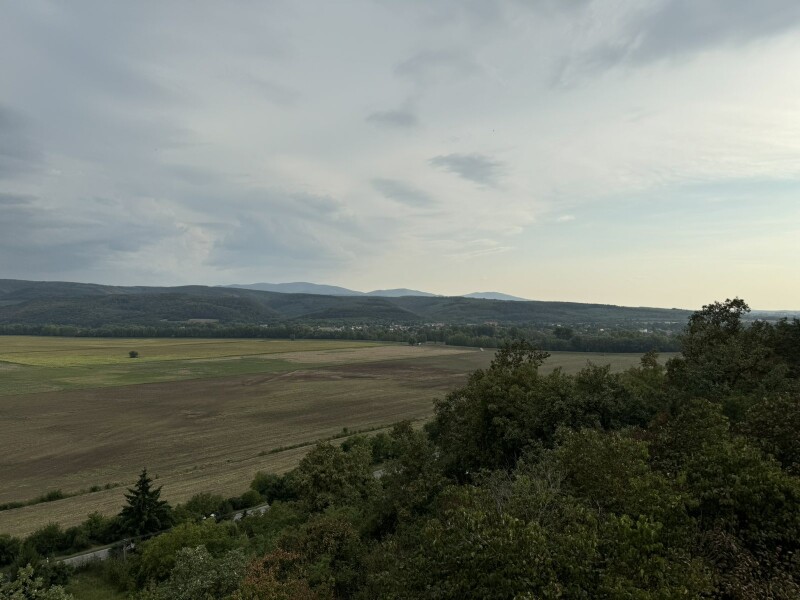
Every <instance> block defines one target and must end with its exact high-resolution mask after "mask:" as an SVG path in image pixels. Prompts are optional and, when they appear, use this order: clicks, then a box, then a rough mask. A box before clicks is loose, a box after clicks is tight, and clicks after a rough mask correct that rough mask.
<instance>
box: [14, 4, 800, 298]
mask: <svg viewBox="0 0 800 600" xmlns="http://www.w3.org/2000/svg"><path fill="white" fill-rule="evenodd" d="M187 7H188V5H185V4H183V3H160V4H155V3H145V4H143V5H136V6H134V5H132V4H130V5H123V4H103V5H102V6H98V5H97V4H95V3H88V2H76V3H71V4H70V6H69V8H67V7H66V6H65V5H64V4H63V3H59V2H55V1H53V0H32V1H31V2H15V3H10V4H9V5H7V6H6V7H5V8H4V18H3V19H2V20H0V52H2V53H3V56H7V57H13V60H6V61H3V62H2V64H0V277H18V278H28V279H75V280H82V281H99V282H103V283H117V284H128V283H130V284H133V283H143V284H180V283H190V282H191V283H208V284H219V283H228V282H232V281H239V282H241V281H259V280H261V281H295V280H317V281H320V282H329V283H336V284H340V285H345V286H349V287H355V288H364V289H366V288H369V289H373V288H392V287H401V286H404V287H411V288H416V289H429V290H431V291H434V292H439V293H463V292H468V291H472V290H474V289H499V290H502V291H505V292H507V293H512V294H515V295H519V296H524V297H533V298H542V299H547V298H553V299H572V300H587V301H607V302H617V303H628V304H651V305H666V306H670V305H680V306H696V305H699V304H700V303H703V302H707V301H710V300H713V299H715V298H722V297H726V296H733V295H740V296H743V297H745V298H747V299H748V300H749V301H750V302H751V304H754V305H756V306H763V307H767V308H769V307H773V308H780V307H797V306H800V282H798V280H797V277H796V276H795V273H794V271H795V266H794V256H796V254H797V252H798V251H800V247H798V242H797V241H796V235H795V234H796V232H797V231H798V230H800V207H798V205H797V202H796V197H797V192H798V191H800V159H799V158H798V157H800V141H798V140H800V108H798V106H797V103H796V98H798V97H800V82H798V80H797V78H795V77H791V76H790V74H791V73H793V72H794V71H796V70H797V69H798V68H800V41H798V40H799V39H800V38H798V36H797V33H798V30H800V5H798V3H797V2H793V1H790V0H764V1H763V2H760V3H753V2H747V1H745V0H708V1H704V2H698V1H692V0H657V1H655V2H650V3H641V2H635V1H633V0H623V1H619V0H569V1H565V0H562V1H556V0H537V1H535V2H520V1H519V0H441V1H437V2H423V1H422V0H410V1H408V2H402V3H398V2H390V1H387V0H348V1H346V2H340V3H326V2H313V3H293V2H288V1H286V0H275V1H274V2H268V3H249V4H237V5H229V4H211V3H199V4H193V5H192V6H191V10H189V9H188V8H187ZM778 215H779V216H778ZM687 223H689V224H690V225H691V226H689V225H687ZM733 240H736V242H735V244H734V242H733ZM732 244H733V245H732ZM732 256H733V257H735V261H731V257H732ZM654 272H658V273H659V274H660V276H659V277H658V278H656V279H652V274H653V273H654Z"/></svg>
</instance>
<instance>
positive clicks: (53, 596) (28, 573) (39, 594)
mask: <svg viewBox="0 0 800 600" xmlns="http://www.w3.org/2000/svg"><path fill="white" fill-rule="evenodd" d="M0 599H2V600H73V597H72V596H71V595H70V594H67V593H66V592H65V591H64V588H62V587H61V586H58V585H54V586H52V587H47V586H46V585H45V583H44V581H43V580H42V578H41V577H36V576H35V575H34V572H33V567H32V566H30V565H28V566H27V567H22V568H21V569H20V570H19V571H18V572H17V577H16V579H14V580H13V581H7V580H6V579H5V577H4V576H3V574H2V573H0Z"/></svg>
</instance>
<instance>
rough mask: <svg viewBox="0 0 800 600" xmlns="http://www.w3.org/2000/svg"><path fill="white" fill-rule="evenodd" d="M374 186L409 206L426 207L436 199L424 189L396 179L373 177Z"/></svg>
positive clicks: (382, 192) (385, 194)
mask: <svg viewBox="0 0 800 600" xmlns="http://www.w3.org/2000/svg"><path fill="white" fill-rule="evenodd" d="M371 183H372V187H374V188H375V189H376V190H378V191H379V192H380V193H381V194H383V195H384V196H386V197H387V198H390V199H392V200H395V201H396V202H400V203H401V204H407V205H409V206H416V207H425V206H430V205H432V204H434V200H433V199H432V198H431V197H430V196H429V195H428V194H426V193H425V192H423V191H422V190H419V189H417V188H415V187H413V186H410V185H408V184H405V183H403V182H402V181H397V180H396V179H373V180H372V181H371Z"/></svg>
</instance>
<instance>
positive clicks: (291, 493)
mask: <svg viewBox="0 0 800 600" xmlns="http://www.w3.org/2000/svg"><path fill="white" fill-rule="evenodd" d="M250 489H252V490H255V491H256V492H258V493H259V494H260V495H261V498H262V499H263V500H264V501H265V502H268V503H270V504H272V503H273V502H275V501H276V500H282V501H287V500H295V499H296V498H297V494H296V491H295V490H294V489H293V487H292V482H291V478H287V477H286V476H285V475H275V474H274V473H260V472H259V473H256V476H255V478H254V479H253V482H252V483H251V484H250Z"/></svg>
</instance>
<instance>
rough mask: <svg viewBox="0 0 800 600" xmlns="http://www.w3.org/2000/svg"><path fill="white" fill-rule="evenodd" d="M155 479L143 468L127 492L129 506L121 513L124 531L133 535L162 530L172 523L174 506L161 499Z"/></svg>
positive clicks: (120, 517) (126, 497)
mask: <svg viewBox="0 0 800 600" xmlns="http://www.w3.org/2000/svg"><path fill="white" fill-rule="evenodd" d="M152 483H153V480H152V479H150V478H149V477H148V476H147V469H142V472H141V474H140V475H139V480H138V481H137V482H136V485H134V486H133V487H132V488H128V493H127V494H125V499H126V500H127V502H128V504H127V506H124V507H123V508H122V511H121V512H120V514H119V519H120V523H121V525H122V529H123V531H125V532H126V533H128V534H129V535H132V536H137V535H144V534H147V533H154V532H156V531H161V530H163V529H166V528H167V527H169V526H170V525H172V522H173V519H172V508H171V507H170V505H169V504H168V503H167V502H166V501H164V500H161V499H160V497H161V488H160V487H158V488H153V487H152Z"/></svg>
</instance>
